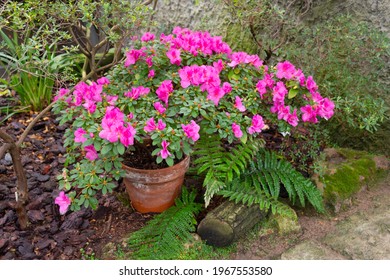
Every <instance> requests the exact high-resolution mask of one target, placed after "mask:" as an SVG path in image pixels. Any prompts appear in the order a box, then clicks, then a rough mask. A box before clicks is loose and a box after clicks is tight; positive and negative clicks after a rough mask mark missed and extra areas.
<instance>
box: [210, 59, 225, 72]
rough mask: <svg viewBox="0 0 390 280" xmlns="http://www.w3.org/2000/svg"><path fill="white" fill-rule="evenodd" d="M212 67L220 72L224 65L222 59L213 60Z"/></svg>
mask: <svg viewBox="0 0 390 280" xmlns="http://www.w3.org/2000/svg"><path fill="white" fill-rule="evenodd" d="M213 67H214V68H215V69H217V70H218V72H221V71H222V70H223V67H224V65H223V61H222V59H219V60H218V61H217V62H213Z"/></svg>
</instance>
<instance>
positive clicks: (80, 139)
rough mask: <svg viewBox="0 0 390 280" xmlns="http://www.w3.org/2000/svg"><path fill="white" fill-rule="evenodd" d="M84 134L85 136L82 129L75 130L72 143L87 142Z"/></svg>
mask: <svg viewBox="0 0 390 280" xmlns="http://www.w3.org/2000/svg"><path fill="white" fill-rule="evenodd" d="M85 134H87V132H86V131H85V130H84V129H82V128H78V129H76V131H75V132H74V136H75V137H74V141H75V142H76V143H84V142H85V141H87V138H85V136H84V135H85Z"/></svg>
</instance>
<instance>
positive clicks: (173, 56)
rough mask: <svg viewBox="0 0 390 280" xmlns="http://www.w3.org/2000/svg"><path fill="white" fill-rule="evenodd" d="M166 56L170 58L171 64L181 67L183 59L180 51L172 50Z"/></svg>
mask: <svg viewBox="0 0 390 280" xmlns="http://www.w3.org/2000/svg"><path fill="white" fill-rule="evenodd" d="M166 55H167V57H168V58H169V60H170V62H171V64H176V65H180V63H181V57H180V50H179V49H175V48H170V49H169V51H167V53H166Z"/></svg>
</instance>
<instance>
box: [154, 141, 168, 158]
mask: <svg viewBox="0 0 390 280" xmlns="http://www.w3.org/2000/svg"><path fill="white" fill-rule="evenodd" d="M161 146H162V149H161V151H159V152H158V154H157V155H159V156H161V157H162V158H163V159H166V158H167V157H169V156H170V155H171V153H170V152H169V151H168V146H169V143H168V142H167V141H165V140H163V141H162V143H161Z"/></svg>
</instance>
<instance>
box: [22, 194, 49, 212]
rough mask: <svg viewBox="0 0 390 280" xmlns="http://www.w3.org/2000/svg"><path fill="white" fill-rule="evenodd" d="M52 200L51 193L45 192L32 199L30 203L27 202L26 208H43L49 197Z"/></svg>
mask: <svg viewBox="0 0 390 280" xmlns="http://www.w3.org/2000/svg"><path fill="white" fill-rule="evenodd" d="M48 198H49V199H50V200H51V195H50V194H49V193H47V192H46V193H43V194H42V195H40V196H38V197H36V198H35V199H34V200H33V201H31V202H30V203H29V204H27V206H26V209H27V210H38V209H41V208H42V206H43V205H44V202H46V203H47V199H48Z"/></svg>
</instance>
